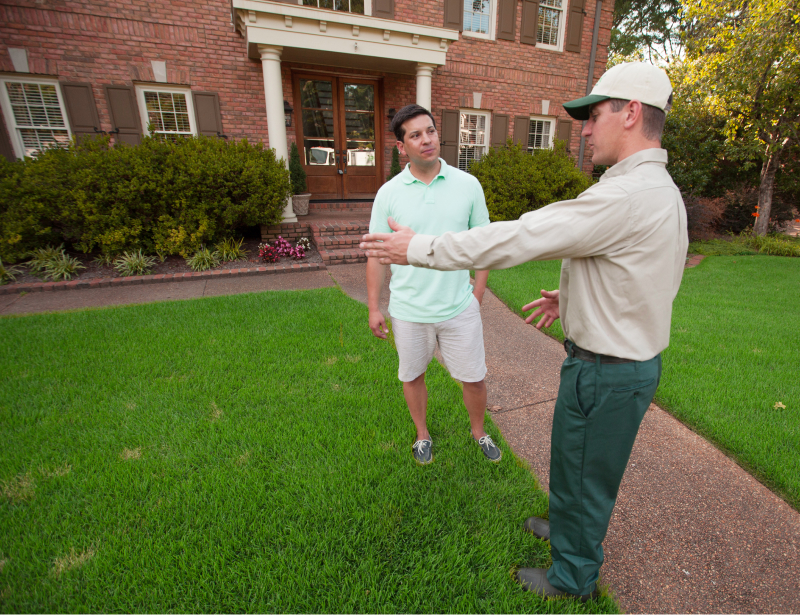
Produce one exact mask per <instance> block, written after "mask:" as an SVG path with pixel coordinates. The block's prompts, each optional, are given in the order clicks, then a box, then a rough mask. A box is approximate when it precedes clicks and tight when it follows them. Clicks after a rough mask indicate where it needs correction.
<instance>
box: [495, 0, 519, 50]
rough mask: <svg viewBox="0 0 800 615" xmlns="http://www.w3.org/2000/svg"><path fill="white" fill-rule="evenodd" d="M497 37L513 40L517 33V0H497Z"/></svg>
mask: <svg viewBox="0 0 800 615" xmlns="http://www.w3.org/2000/svg"><path fill="white" fill-rule="evenodd" d="M497 10H498V15H497V38H499V39H501V40H504V41H513V40H514V39H515V38H516V35H517V0H498V3H497Z"/></svg>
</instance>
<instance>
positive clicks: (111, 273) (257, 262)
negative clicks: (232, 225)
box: [4, 239, 322, 287]
mask: <svg viewBox="0 0 800 615" xmlns="http://www.w3.org/2000/svg"><path fill="white" fill-rule="evenodd" d="M259 243H261V240H260V239H245V240H244V242H243V243H242V247H243V248H244V249H246V250H247V258H246V260H239V261H228V262H224V263H220V265H219V266H217V267H214V268H212V269H208V270H207V271H222V270H225V269H234V268H248V269H255V268H256V267H264V266H266V265H292V264H300V263H322V257H321V256H320V254H319V252H318V251H317V249H316V248H315V247H314V244H311V249H310V250H308V252H306V256H305V258H303V259H301V260H297V261H296V260H293V259H291V258H281V259H280V261H278V262H277V263H265V262H264V261H263V260H261V259H260V258H259V257H258V244H259ZM67 254H68V255H69V256H73V257H75V258H77V259H78V260H79V261H80V262H81V264H82V265H83V266H84V267H86V269H81V270H80V271H79V274H78V275H76V276H73V277H72V279H71V280H70V281H89V280H94V279H100V278H117V277H120V274H119V272H117V270H116V269H114V267H111V266H102V265H100V264H98V263H96V262H95V261H94V259H95V258H96V256H97V255H96V254H83V253H81V252H73V251H71V250H67ZM16 266H17V267H18V268H19V269H21V270H22V271H23V273H21V274H18V275H17V276H16V277H17V279H16V281H14V282H10V283H8V284H5V285H4V287H9V286H10V287H13V286H15V285H18V284H37V283H40V282H44V281H45V280H44V279H42V278H39V277H36V276H34V275H31V274H30V273H29V269H28V267H27V265H25V263H24V262H22V263H17V265H16ZM192 271H193V270H192V268H191V267H189V265H187V264H186V260H185V259H184V258H183V257H182V256H168V257H167V258H166V259H164V262H163V263H160V262H158V260H156V264H155V265H154V266H153V269H152V270H151V271H150V272H149V273H150V274H153V275H158V274H176V273H192Z"/></svg>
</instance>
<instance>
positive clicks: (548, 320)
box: [522, 289, 559, 329]
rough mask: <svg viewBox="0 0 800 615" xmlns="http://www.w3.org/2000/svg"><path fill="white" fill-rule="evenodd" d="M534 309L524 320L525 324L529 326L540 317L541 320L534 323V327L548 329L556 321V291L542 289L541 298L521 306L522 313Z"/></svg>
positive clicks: (557, 314)
mask: <svg viewBox="0 0 800 615" xmlns="http://www.w3.org/2000/svg"><path fill="white" fill-rule="evenodd" d="M533 308H536V311H535V312H534V313H533V314H531V315H530V316H528V317H527V318H526V319H525V322H526V323H528V324H531V323H532V322H533V321H534V319H536V318H537V317H538V316H541V317H542V318H541V320H540V321H539V322H537V323H536V325H535V327H536V328H537V329H541V328H542V327H549V326H550V325H552V324H553V323H554V322H555V321H556V320H558V316H559V313H558V291H557V290H544V289H542V298H541V299H537V300H536V301H533V302H531V303H529V304H528V305H523V306H522V311H523V312H527V311H528V310H532V309H533Z"/></svg>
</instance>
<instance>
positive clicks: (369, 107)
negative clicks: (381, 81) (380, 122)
mask: <svg viewBox="0 0 800 615" xmlns="http://www.w3.org/2000/svg"><path fill="white" fill-rule="evenodd" d="M344 106H345V114H344V122H345V138H346V141H347V165H348V166H355V167H374V166H375V87H374V86H373V85H366V84H356V83H345V84H344Z"/></svg>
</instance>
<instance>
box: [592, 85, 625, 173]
mask: <svg viewBox="0 0 800 615" xmlns="http://www.w3.org/2000/svg"><path fill="white" fill-rule="evenodd" d="M626 108H627V107H623V108H622V109H621V110H620V111H618V112H616V113H614V110H613V109H612V108H611V102H610V101H608V100H604V101H603V102H601V103H597V104H596V105H594V106H593V107H592V110H591V112H590V113H589V119H588V120H587V122H586V126H585V127H584V129H583V131H581V136H583V137H585V138H586V141H587V143H588V144H589V147H591V148H592V163H593V164H602V165H609V166H610V165H613V164H617V162H618V161H619V152H620V145H621V141H622V136H623V124H624V122H625V117H626V113H625V110H626Z"/></svg>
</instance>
